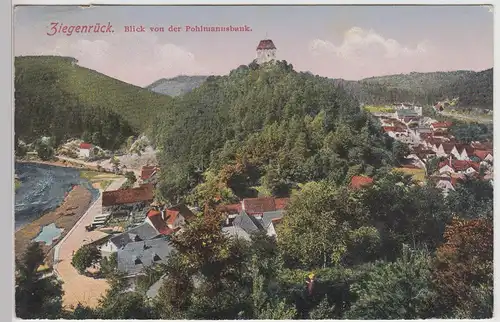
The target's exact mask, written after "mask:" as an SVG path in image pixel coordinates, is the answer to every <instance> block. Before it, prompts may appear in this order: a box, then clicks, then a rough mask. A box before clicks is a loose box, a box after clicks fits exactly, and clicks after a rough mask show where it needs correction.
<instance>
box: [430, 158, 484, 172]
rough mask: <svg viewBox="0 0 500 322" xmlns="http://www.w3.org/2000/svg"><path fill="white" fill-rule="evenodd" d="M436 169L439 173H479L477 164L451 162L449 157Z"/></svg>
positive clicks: (460, 161) (464, 161)
mask: <svg viewBox="0 0 500 322" xmlns="http://www.w3.org/2000/svg"><path fill="white" fill-rule="evenodd" d="M438 168H439V173H463V174H473V173H477V172H479V163H477V162H472V161H466V160H452V159H451V156H450V159H449V160H448V161H443V162H441V163H440V164H439V166H438Z"/></svg>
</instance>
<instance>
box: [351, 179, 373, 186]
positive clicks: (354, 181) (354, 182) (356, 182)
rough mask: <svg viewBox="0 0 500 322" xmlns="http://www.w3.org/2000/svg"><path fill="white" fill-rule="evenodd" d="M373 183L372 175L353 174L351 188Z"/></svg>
mask: <svg viewBox="0 0 500 322" xmlns="http://www.w3.org/2000/svg"><path fill="white" fill-rule="evenodd" d="M372 183H373V179H372V178H370V177H363V176H353V177H352V179H351V188H354V189H360V188H362V187H365V186H367V185H370V184H372Z"/></svg>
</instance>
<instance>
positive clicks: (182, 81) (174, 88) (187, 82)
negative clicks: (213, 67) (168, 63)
mask: <svg viewBox="0 0 500 322" xmlns="http://www.w3.org/2000/svg"><path fill="white" fill-rule="evenodd" d="M207 78H208V76H187V75H180V76H176V77H173V78H162V79H159V80H157V81H155V82H154V83H153V84H151V85H148V86H146V88H147V89H149V90H151V91H153V92H155V93H158V94H163V95H168V96H179V95H182V94H186V93H189V92H190V91H192V90H193V89H195V88H197V87H199V86H200V85H201V84H202V83H203V82H204V81H205V80H206V79H207Z"/></svg>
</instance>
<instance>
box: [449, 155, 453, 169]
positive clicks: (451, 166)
mask: <svg viewBox="0 0 500 322" xmlns="http://www.w3.org/2000/svg"><path fill="white" fill-rule="evenodd" d="M450 168H453V165H452V164H451V154H450Z"/></svg>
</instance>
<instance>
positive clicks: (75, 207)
mask: <svg viewBox="0 0 500 322" xmlns="http://www.w3.org/2000/svg"><path fill="white" fill-rule="evenodd" d="M91 202H92V193H91V192H90V191H89V190H88V189H86V188H84V187H82V186H75V187H74V188H73V189H72V190H71V191H70V192H69V193H68V195H67V196H66V197H65V199H64V201H63V202H62V203H61V205H60V206H59V207H57V208H56V209H55V210H53V211H50V212H48V213H46V214H44V215H42V216H41V217H40V218H38V219H36V220H34V221H33V222H31V223H28V224H26V225H25V226H24V227H23V228H21V229H19V230H18V231H16V233H15V244H14V245H15V256H16V258H19V256H21V255H22V254H23V253H24V251H25V250H26V248H27V247H28V245H29V244H30V243H31V242H32V240H33V239H34V238H36V237H37V236H38V234H39V233H40V232H41V231H42V229H43V227H45V226H47V225H50V224H55V226H56V227H57V228H62V229H63V231H62V232H61V235H60V236H59V237H58V238H57V239H56V240H54V241H53V242H52V244H51V245H46V244H45V243H40V244H41V246H42V249H43V252H44V254H45V255H46V258H47V263H46V264H48V265H49V266H51V265H52V259H53V257H52V256H47V255H48V254H49V253H50V251H51V250H52V248H53V247H54V246H55V245H56V244H57V243H58V242H59V240H61V239H62V238H64V236H65V235H66V234H67V233H68V232H69V231H70V230H71V228H72V227H73V226H74V225H75V224H76V223H77V222H78V220H79V219H80V218H81V217H82V216H83V214H85V212H86V211H87V209H88V208H89V207H90V204H91Z"/></svg>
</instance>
